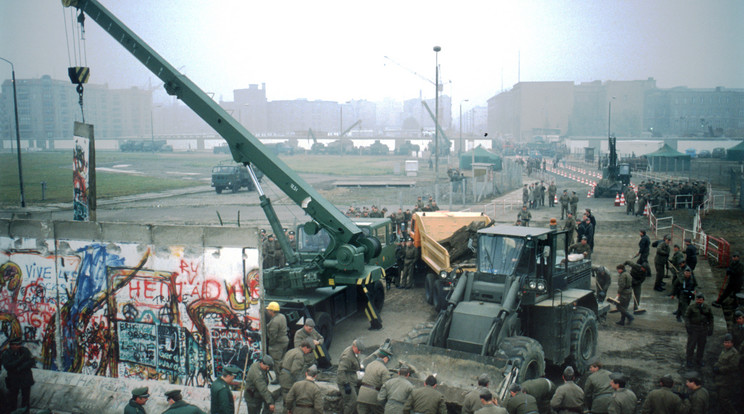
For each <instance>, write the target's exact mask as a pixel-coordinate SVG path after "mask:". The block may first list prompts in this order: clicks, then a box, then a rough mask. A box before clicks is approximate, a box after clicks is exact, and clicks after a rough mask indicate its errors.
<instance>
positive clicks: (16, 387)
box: [0, 337, 36, 411]
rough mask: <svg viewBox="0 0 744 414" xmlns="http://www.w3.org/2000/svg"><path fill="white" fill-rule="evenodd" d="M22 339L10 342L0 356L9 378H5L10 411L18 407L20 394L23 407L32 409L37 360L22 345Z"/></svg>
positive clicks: (12, 339) (16, 338) (0, 361)
mask: <svg viewBox="0 0 744 414" xmlns="http://www.w3.org/2000/svg"><path fill="white" fill-rule="evenodd" d="M22 344H23V341H22V340H21V338H20V337H14V338H11V340H10V346H9V347H8V348H7V349H6V350H5V351H3V353H2V356H0V363H2V367H4V368H5V371H7V372H8V376H7V377H5V385H6V386H7V387H8V394H7V395H8V399H9V400H10V406H9V408H10V411H13V410H15V409H16V408H17V407H18V394H19V393H20V394H21V403H22V405H21V407H24V408H26V409H28V408H29V407H31V403H30V401H31V386H32V385H34V374H33V372H31V368H33V367H35V366H36V360H35V359H34V357H33V356H32V355H31V351H29V350H28V348H26V347H25V346H23V345H22Z"/></svg>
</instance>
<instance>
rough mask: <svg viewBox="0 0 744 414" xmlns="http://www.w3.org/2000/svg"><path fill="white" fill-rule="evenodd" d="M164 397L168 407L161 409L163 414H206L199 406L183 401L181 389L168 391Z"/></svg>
mask: <svg viewBox="0 0 744 414" xmlns="http://www.w3.org/2000/svg"><path fill="white" fill-rule="evenodd" d="M165 397H166V398H167V399H168V404H169V405H170V407H168V409H167V410H165V411H163V414H206V413H205V412H204V411H202V409H201V408H199V407H197V406H195V405H192V404H189V403H187V402H186V401H184V400H183V396H181V390H172V391H168V392H166V393H165Z"/></svg>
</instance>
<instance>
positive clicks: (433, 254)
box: [411, 211, 491, 311]
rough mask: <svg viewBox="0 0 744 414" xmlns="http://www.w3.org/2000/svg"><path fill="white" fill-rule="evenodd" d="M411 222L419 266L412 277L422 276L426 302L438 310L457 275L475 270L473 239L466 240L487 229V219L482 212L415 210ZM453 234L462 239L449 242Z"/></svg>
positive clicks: (442, 305) (453, 284)
mask: <svg viewBox="0 0 744 414" xmlns="http://www.w3.org/2000/svg"><path fill="white" fill-rule="evenodd" d="M411 222H412V225H411V234H412V237H413V245H414V246H416V247H417V248H420V249H421V259H420V261H421V266H420V267H419V266H417V268H416V274H417V275H419V274H423V275H425V279H424V293H425V295H426V302H427V303H429V304H430V305H433V306H434V308H435V309H436V310H437V311H440V310H442V309H444V307H445V306H446V303H447V302H446V299H447V295H448V294H449V292H450V291H451V290H452V289H453V288H454V286H455V282H456V281H457V278H458V277H459V275H461V274H462V273H463V272H465V271H473V270H474V269H475V254H473V252H474V250H473V248H474V246H476V245H475V244H474V243H473V242H475V241H476V240H472V241H471V242H470V243H468V241H469V240H471V239H474V238H475V237H474V236H475V231H476V230H478V229H479V228H483V227H486V226H489V225H490V224H491V219H490V218H489V217H488V216H487V215H485V214H482V213H470V212H454V211H431V212H428V211H427V212H422V211H419V212H416V213H414V214H413V217H412V220H411ZM468 229H470V231H468ZM456 232H460V233H463V234H462V236H463V237H462V238H461V239H460V240H459V242H458V243H452V240H451V238H452V237H453V236H454V235H455V233H456ZM468 244H470V246H468Z"/></svg>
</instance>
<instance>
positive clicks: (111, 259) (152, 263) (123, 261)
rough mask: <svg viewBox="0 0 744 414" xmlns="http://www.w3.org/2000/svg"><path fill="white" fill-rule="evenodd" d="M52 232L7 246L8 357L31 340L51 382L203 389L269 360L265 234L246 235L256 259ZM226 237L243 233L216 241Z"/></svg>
mask: <svg viewBox="0 0 744 414" xmlns="http://www.w3.org/2000/svg"><path fill="white" fill-rule="evenodd" d="M6 224H7V223H6ZM67 225H68V226H69V224H67ZM10 227H12V225H9V226H8V227H6V228H10ZM49 228H51V229H53V230H52V231H51V232H52V233H54V234H53V235H52V237H48V238H47V237H38V236H37V237H22V236H19V235H12V234H0V324H1V326H0V346H2V347H5V346H7V342H8V340H9V339H10V338H13V337H20V338H22V339H23V342H24V346H26V347H27V348H29V349H30V350H31V351H32V353H33V354H34V356H35V357H36V358H37V362H38V363H37V366H38V367H40V368H41V367H43V368H44V369H48V370H54V371H65V372H74V373H84V374H92V375H100V376H107V377H116V378H136V379H161V380H169V381H171V382H177V383H181V384H184V385H193V386H202V385H205V384H207V383H209V382H211V380H212V378H214V377H215V375H214V373H215V372H216V373H219V372H220V370H221V368H222V366H223V365H225V364H234V365H238V366H241V367H242V366H243V365H244V362H245V359H246V358H248V359H250V360H252V359H255V358H257V357H259V356H260V355H259V352H260V349H259V348H260V334H259V328H260V326H259V310H258V291H259V289H258V281H259V278H258V250H257V249H256V248H255V242H253V241H252V240H253V239H254V238H255V231H253V230H245V229H243V230H241V231H242V232H247V234H250V236H249V238H250V239H251V242H249V243H245V244H244V245H245V246H252V247H248V248H246V247H239V246H235V247H225V246H226V244H222V243H219V244H218V243H214V244H213V245H219V246H221V247H209V246H206V245H202V246H183V245H178V244H176V243H174V244H172V245H170V244H169V245H165V246H164V245H156V244H154V243H141V242H129V241H116V240H107V241H105V242H104V241H91V240H96V238H95V237H92V238H91V239H90V240H81V239H80V238H78V239H75V240H72V239H66V238H65V237H64V234H58V233H57V232H55V230H54V229H56V228H57V226H55V225H54V224H52V225H50V226H49ZM220 230H224V231H225V232H227V233H229V232H232V231H233V230H235V229H217V230H215V229H211V232H210V234H211V236H212V237H216V238H219V236H215V235H219V234H220ZM168 231H169V233H170V234H178V230H177V229H175V230H174V229H173V228H171V229H169V230H168ZM184 231H189V232H194V231H195V229H194V228H184ZM196 231H201V229H200V228H199V229H197V230H196ZM8 233H11V232H10V231H9V232H8ZM76 235H77V236H79V233H78V234H76ZM240 237H245V236H240ZM240 237H238V239H239V238H240ZM228 238H230V239H231V240H234V239H235V237H234V234H231V235H229V237H228ZM151 239H158V238H157V237H151ZM161 239H162V238H161ZM99 240H100V239H99ZM205 243H206V242H205Z"/></svg>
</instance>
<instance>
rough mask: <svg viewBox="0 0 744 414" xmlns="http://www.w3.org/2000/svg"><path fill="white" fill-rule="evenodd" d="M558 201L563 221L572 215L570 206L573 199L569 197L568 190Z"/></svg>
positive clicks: (564, 191)
mask: <svg viewBox="0 0 744 414" xmlns="http://www.w3.org/2000/svg"><path fill="white" fill-rule="evenodd" d="M558 201H559V202H560V203H561V220H563V218H564V217H565V216H566V214H568V213H570V210H569V209H568V204H569V202H570V201H571V197H569V196H568V190H563V194H561V197H560V198H559V199H558Z"/></svg>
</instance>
